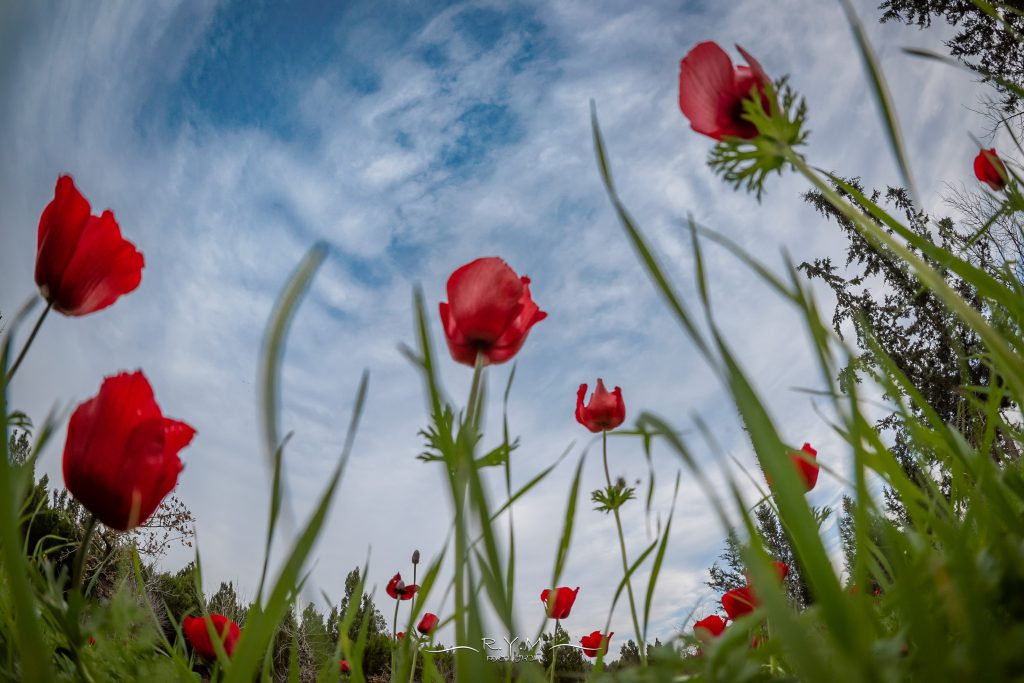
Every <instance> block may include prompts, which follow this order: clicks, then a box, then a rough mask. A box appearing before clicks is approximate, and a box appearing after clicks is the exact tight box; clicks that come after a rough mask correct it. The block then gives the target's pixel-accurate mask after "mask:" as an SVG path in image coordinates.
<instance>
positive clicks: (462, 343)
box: [440, 257, 548, 365]
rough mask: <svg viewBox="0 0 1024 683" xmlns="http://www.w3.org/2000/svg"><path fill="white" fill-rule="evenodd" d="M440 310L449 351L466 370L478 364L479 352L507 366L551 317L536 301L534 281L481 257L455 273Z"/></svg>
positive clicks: (495, 261) (490, 359)
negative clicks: (532, 289)
mask: <svg viewBox="0 0 1024 683" xmlns="http://www.w3.org/2000/svg"><path fill="white" fill-rule="evenodd" d="M440 309H441V324H442V325H443V326H444V336H445V339H446V340H447V341H448V350H449V351H450V352H451V354H452V358H454V359H455V360H456V361H457V362H459V363H464V364H466V365H475V364H476V356H477V353H482V354H483V356H484V360H485V363H488V364H490V363H495V364H497V363H504V362H505V361H507V360H508V359H510V358H512V356H514V355H516V353H517V352H518V351H519V349H520V348H521V347H522V345H523V342H525V341H526V335H528V334H529V333H530V328H531V327H533V326H534V325H535V324H537V323H539V322H540V321H541V320H543V319H544V318H546V317H547V315H548V314H547V313H545V312H544V311H542V310H540V308H539V307H538V306H537V304H536V303H534V301H533V299H532V298H530V278H528V277H525V276H523V277H519V276H518V275H516V272H515V271H514V270H512V269H511V268H510V267H509V266H508V264H507V263H505V262H504V261H502V260H501V259H500V258H497V257H488V258H478V259H477V260H475V261H472V262H470V263H467V264H466V265H464V266H462V267H461V268H459V269H458V270H456V271H455V272H454V273H452V275H451V277H449V278H448V301H447V302H443V301H442V302H441V305H440Z"/></svg>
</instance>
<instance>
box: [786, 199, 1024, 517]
mask: <svg viewBox="0 0 1024 683" xmlns="http://www.w3.org/2000/svg"><path fill="white" fill-rule="evenodd" d="M851 184H853V185H855V186H858V189H860V187H859V184H858V182H857V181H856V180H854V181H852V183H851ZM837 189H838V188H837ZM840 192H841V193H842V191H841V190H840ZM842 194H845V193H842ZM870 197H871V200H872V201H873V202H875V203H877V204H882V203H883V202H884V203H885V204H886V205H887V206H888V207H889V209H890V210H891V211H892V212H893V214H894V215H895V216H896V217H898V218H900V219H901V220H903V222H904V224H905V225H906V226H907V227H908V228H910V229H911V230H912V231H914V232H915V233H916V234H917V235H919V236H921V237H923V238H926V239H928V240H930V241H933V242H934V243H936V244H937V245H939V246H941V247H942V248H944V249H946V250H948V251H950V252H953V253H957V254H960V255H961V258H964V259H966V260H968V261H969V262H970V263H971V264H972V265H974V266H975V267H977V268H979V269H981V270H984V271H985V272H987V273H989V274H991V275H994V276H996V277H998V278H1004V280H1005V279H1007V278H1012V277H1013V275H1012V272H1011V271H1009V270H1003V269H1001V265H1002V262H1001V260H1000V257H999V255H998V253H996V252H995V251H994V250H993V248H992V244H991V242H990V241H987V240H978V241H975V242H974V243H973V244H972V246H971V248H970V249H967V248H965V246H966V245H967V244H968V243H970V242H971V238H972V237H973V236H974V234H973V231H970V230H963V229H960V228H958V227H957V226H955V225H954V224H953V222H952V221H951V220H950V219H942V220H940V221H937V222H936V223H934V224H933V223H932V221H931V220H930V219H929V217H928V215H927V214H924V213H922V212H919V211H917V210H916V209H915V208H914V207H913V205H912V203H911V200H910V197H909V195H908V193H907V192H906V191H905V190H902V189H897V188H888V190H887V191H886V192H885V193H884V195H883V193H881V192H879V191H877V190H876V191H874V192H873V193H871V195H870ZM804 198H805V199H806V200H807V201H808V202H809V203H810V204H811V205H812V206H814V207H815V208H816V209H817V210H818V211H819V213H821V214H822V215H823V216H825V217H826V218H828V219H829V220H832V221H835V222H836V224H837V225H838V226H839V227H840V229H841V230H842V231H843V233H844V235H845V236H846V238H847V251H846V259H845V267H844V268H840V267H838V266H836V265H835V264H834V263H833V262H832V259H831V258H820V259H816V260H815V261H814V262H813V263H803V264H801V265H800V266H799V269H800V270H802V271H803V272H804V274H805V275H806V276H807V277H809V278H811V279H818V280H821V281H823V282H824V283H825V284H827V285H828V286H829V288H830V289H831V290H832V292H833V293H834V295H835V297H836V307H835V311H834V313H833V317H832V324H833V327H834V328H835V330H836V332H837V333H838V334H839V335H840V336H843V335H849V334H850V333H851V332H852V333H853V335H854V337H855V339H854V341H855V343H856V346H857V349H858V350H859V351H860V353H859V355H857V356H856V357H855V358H854V360H853V362H852V363H851V364H850V366H849V367H847V368H846V369H845V370H844V371H843V372H842V373H841V375H840V377H839V383H840V388H841V389H842V390H843V391H849V390H850V388H851V387H852V386H853V384H854V383H859V382H861V381H862V379H863V378H865V377H872V376H876V375H880V374H883V373H882V364H881V360H880V357H879V356H878V355H877V354H876V353H875V352H874V351H873V350H872V348H871V340H872V339H873V340H874V341H875V342H876V343H877V344H878V346H879V348H880V349H881V351H883V352H884V354H885V355H886V356H888V357H889V358H890V359H891V361H892V362H893V363H894V364H895V366H896V367H897V368H898V369H899V370H900V371H901V372H902V373H903V374H904V375H905V376H906V378H907V380H908V381H909V383H910V384H911V385H912V386H913V387H915V388H916V390H917V392H918V393H919V394H920V395H921V396H922V397H923V398H924V400H925V401H926V402H927V404H928V405H929V406H930V407H931V409H932V410H934V411H935V413H936V414H937V415H938V417H939V419H941V420H942V422H943V423H945V424H948V425H950V426H952V427H953V428H955V429H957V430H958V431H959V432H960V433H961V434H962V435H963V436H964V438H965V439H966V440H967V441H968V442H969V443H979V442H980V439H981V437H982V435H983V434H984V432H985V429H986V427H987V422H986V417H985V409H984V406H983V405H982V404H983V402H984V400H985V395H984V393H983V390H982V391H975V390H972V389H970V387H987V386H989V385H990V383H992V382H994V381H998V378H993V377H992V376H991V373H990V365H989V364H988V363H986V362H985V360H984V357H985V347H984V345H983V344H982V341H981V339H980V338H979V337H978V335H977V334H976V333H975V332H974V331H973V330H972V329H971V328H970V326H968V325H967V324H965V323H964V322H963V321H962V320H961V319H960V318H959V317H958V316H957V315H955V314H953V313H952V312H951V311H949V310H948V309H947V308H946V306H945V305H944V304H943V303H942V301H941V300H940V299H939V297H938V296H936V295H935V293H934V292H932V291H931V290H930V289H928V288H926V287H924V286H923V285H922V283H921V282H920V281H919V280H918V279H917V278H916V277H915V276H914V274H913V273H912V272H911V270H910V267H909V266H908V265H907V264H906V263H905V262H904V261H903V260H902V259H900V258H899V257H898V256H896V255H895V254H893V253H891V252H890V251H889V250H888V249H886V248H884V247H881V246H877V245H875V244H872V243H871V242H869V241H868V240H866V239H865V238H864V237H863V236H861V234H860V233H859V232H858V231H857V230H856V229H855V227H854V226H853V224H852V223H851V222H850V221H849V220H848V219H847V218H846V217H844V216H842V215H841V214H840V213H839V212H838V211H837V210H836V209H835V208H834V207H833V206H832V205H831V204H830V203H829V202H828V201H827V200H826V199H825V198H824V196H822V195H821V194H820V193H819V192H809V193H807V194H806V195H805V197H804ZM850 199H851V201H852V198H850ZM915 252H916V250H915ZM918 255H919V256H921V258H923V259H924V260H925V261H926V262H928V263H929V265H930V266H932V267H933V268H935V269H936V270H937V271H939V272H940V273H942V275H943V276H944V278H945V280H946V282H947V284H948V285H949V286H950V287H951V288H952V289H954V290H955V291H956V292H957V293H959V294H960V296H961V297H963V299H964V300H965V301H966V302H968V304H969V305H971V306H972V307H974V308H975V309H976V310H977V311H979V312H980V313H981V315H983V316H984V317H985V318H987V319H988V320H990V321H991V322H993V324H996V325H997V326H998V325H999V322H998V320H997V319H998V318H1001V317H1002V316H1000V315H999V312H998V311H992V310H991V309H990V307H989V306H988V305H987V303H986V301H985V300H983V299H982V297H981V296H980V295H979V293H978V292H977V290H976V289H975V287H974V286H973V285H972V284H971V283H969V282H967V281H965V280H964V279H962V278H960V277H958V276H957V275H956V274H955V273H953V272H952V271H951V270H949V269H948V268H947V267H946V266H945V264H942V263H938V262H936V261H935V260H934V259H932V258H930V257H928V256H927V255H923V254H920V253H919V254H918ZM886 398H888V399H892V400H899V401H903V400H906V399H908V396H907V395H906V393H905V392H904V391H903V390H897V395H886ZM908 404H909V408H910V411H911V416H910V417H911V419H913V420H916V421H923V420H924V419H925V414H924V411H923V410H922V409H921V406H919V405H916V404H914V403H913V402H909V401H908ZM1002 408H1003V415H1002V419H1003V420H1004V421H1006V422H1010V416H1009V414H1008V412H1007V411H1009V410H1010V409H1011V408H1012V406H1011V405H1009V404H1008V403H1005V404H1004V405H1003V406H1002ZM904 420H905V418H904V417H902V416H901V415H900V413H898V412H893V413H890V414H888V415H886V416H885V417H883V418H882V419H881V420H880V421H879V422H878V423H877V424H876V427H877V428H878V429H879V430H880V431H881V432H883V433H888V435H889V436H890V437H891V441H892V446H891V450H892V452H893V455H894V456H895V457H896V459H897V461H898V462H899V463H900V466H901V467H902V468H903V470H904V472H906V474H907V476H908V477H909V478H910V479H911V480H912V481H917V482H920V483H923V482H924V479H925V476H926V473H930V474H931V476H933V477H935V479H936V480H937V482H938V484H939V489H940V492H941V493H943V494H946V493H948V490H949V484H950V480H949V474H948V471H947V470H946V469H945V468H944V467H943V466H942V463H938V462H935V461H934V459H933V458H931V457H930V456H929V454H928V453H927V452H926V451H925V450H924V449H922V448H921V447H920V446H918V445H915V444H913V443H912V438H911V432H910V429H909V428H908V425H907V424H906V423H905V421H904ZM1016 453H1017V448H1016V445H1015V444H1014V443H1013V441H1012V439H1010V438H1009V437H1008V436H1007V434H1005V433H1004V432H1003V430H999V436H998V438H997V439H996V440H995V444H994V445H993V448H992V457H993V458H995V459H996V460H1002V459H1003V458H1004V457H1006V456H1007V455H1009V456H1011V457H1012V458H1014V459H1016ZM885 498H886V509H887V512H888V513H889V514H890V516H891V517H892V518H893V520H894V521H895V522H897V524H900V525H905V524H907V523H909V520H908V518H907V515H906V510H905V509H904V508H903V505H902V502H901V501H900V500H899V499H898V498H897V496H896V495H895V492H893V491H892V490H889V489H887V490H886V492H885Z"/></svg>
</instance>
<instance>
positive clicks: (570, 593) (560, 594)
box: [540, 586, 580, 619]
mask: <svg viewBox="0 0 1024 683" xmlns="http://www.w3.org/2000/svg"><path fill="white" fill-rule="evenodd" d="M579 592H580V587H579V586H576V588H575V590H574V589H572V588H568V587H566V586H562V587H561V588H559V589H557V590H556V591H555V596H554V598H553V599H552V600H551V602H550V604H549V603H548V598H550V597H551V589H550V588H545V589H544V590H543V591H541V594H540V601H541V602H543V603H544V609H546V610H547V614H548V617H549V618H551V619H565V618H566V617H568V616H569V612H571V611H572V605H573V603H574V602H576V594H577V593H579Z"/></svg>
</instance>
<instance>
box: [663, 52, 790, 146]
mask: <svg viewBox="0 0 1024 683" xmlns="http://www.w3.org/2000/svg"><path fill="white" fill-rule="evenodd" d="M737 49H739V51H740V54H742V55H743V57H744V59H746V60H747V63H748V64H749V66H737V67H734V66H733V64H732V60H731V59H730V58H729V55H728V54H726V52H725V50H723V49H722V48H721V47H719V46H718V45H717V44H716V43H713V42H704V43H700V44H698V45H697V46H696V47H694V48H693V49H692V50H690V52H689V53H688V54H687V55H686V56H685V57H683V59H682V61H681V62H680V64H679V109H680V110H681V111H682V112H683V115H684V116H686V118H687V119H689V120H690V127H691V128H693V130H695V131H697V132H698V133H703V134H704V135H707V136H709V137H711V138H714V139H715V140H721V139H723V138H725V137H739V138H744V139H748V140H749V139H752V138H755V137H757V136H758V131H757V127H756V126H754V125H753V124H752V123H751V122H750V121H747V120H746V119H745V118H744V112H743V100H744V99H747V98H748V97H750V96H751V92H752V91H753V90H754V88H757V90H758V91H760V92H761V97H762V103H763V104H764V105H765V107H766V108H767V107H768V101H767V98H766V97H765V95H764V86H766V85H767V84H769V83H770V82H771V80H770V79H769V78H768V75H767V74H766V73H765V72H764V69H763V68H761V65H760V64H759V63H758V61H757V60H756V59H754V58H753V57H751V56H750V55H749V54H748V53H747V52H746V51H745V50H744V49H743V48H741V47H739V46H737Z"/></svg>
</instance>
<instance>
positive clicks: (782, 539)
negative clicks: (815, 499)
mask: <svg viewBox="0 0 1024 683" xmlns="http://www.w3.org/2000/svg"><path fill="white" fill-rule="evenodd" d="M814 512H815V516H816V517H817V519H818V523H819V524H821V523H822V522H823V521H824V520H825V519H826V518H827V517H828V516H829V515H830V514H831V512H832V511H831V510H830V509H829V508H823V509H821V510H818V509H815V511H814ZM754 524H755V526H756V527H757V531H758V535H759V536H760V537H761V542H762V543H764V547H765V550H767V551H768V553H769V554H770V555H771V556H772V558H773V559H775V560H777V561H779V562H785V563H786V566H788V567H789V573H788V574H787V575H786V580H785V588H786V596H787V597H788V598H789V602H790V604H791V605H793V606H794V607H795V608H796V609H801V610H802V609H805V608H806V607H807V606H808V605H810V604H811V602H812V599H811V591H810V588H808V586H807V582H806V581H804V578H803V575H802V573H801V572H800V564H799V563H798V562H797V560H796V556H795V555H794V553H793V546H792V544H791V543H790V541H789V536H788V535H787V534H786V532H785V530H784V529H783V528H782V525H781V524H780V523H779V519H778V517H777V516H776V515H775V512H774V511H773V510H772V508H771V506H770V505H768V504H767V503H762V504H761V505H758V506H757V508H756V509H755V510H754ZM741 547H742V546H741V544H740V541H739V538H738V537H737V536H736V533H735V532H733V533H730V534H729V536H728V538H726V540H725V550H724V551H722V554H721V555H719V556H718V557H719V560H720V561H721V563H719V562H718V561H716V562H715V563H714V564H712V565H711V568H710V569H708V575H709V576H710V578H709V580H708V581H706V582H705V583H706V585H707V586H708V587H709V588H711V589H712V590H714V591H715V592H717V593H721V594H725V593H726V592H727V591H730V590H732V589H733V588H740V587H741V586H745V585H746V583H747V569H746V565H744V563H743V558H742V557H741V555H740V549H741Z"/></svg>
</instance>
